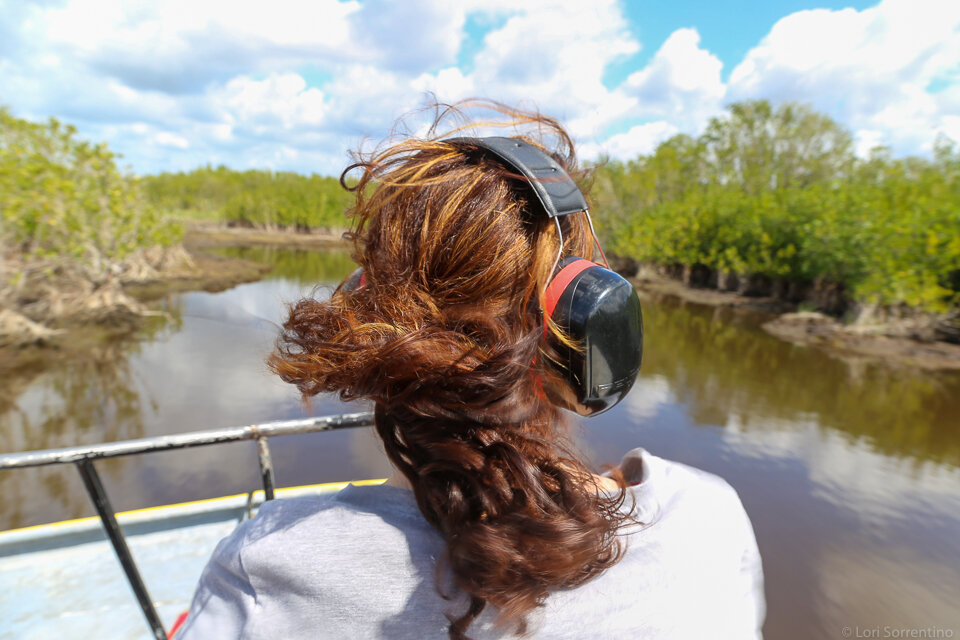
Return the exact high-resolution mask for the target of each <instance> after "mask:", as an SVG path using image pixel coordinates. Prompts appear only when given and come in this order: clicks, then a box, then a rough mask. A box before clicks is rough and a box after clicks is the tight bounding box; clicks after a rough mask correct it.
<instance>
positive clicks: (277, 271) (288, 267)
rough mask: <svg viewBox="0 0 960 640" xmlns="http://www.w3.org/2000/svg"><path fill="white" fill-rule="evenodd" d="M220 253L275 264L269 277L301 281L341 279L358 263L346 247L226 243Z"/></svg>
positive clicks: (307, 282)
mask: <svg viewBox="0 0 960 640" xmlns="http://www.w3.org/2000/svg"><path fill="white" fill-rule="evenodd" d="M217 253H221V254H222V255H226V256H228V257H231V258H243V259H244V260H252V261H254V262H259V263H261V264H269V265H273V270H272V271H271V272H270V273H269V274H267V278H268V279H270V278H284V279H286V280H292V281H294V282H297V283H298V284H311V283H316V282H339V281H340V280H343V279H344V278H346V277H347V276H348V275H350V273H351V272H353V270H354V269H356V268H357V265H356V263H355V262H354V261H353V260H352V259H351V258H350V253H349V252H348V251H346V250H342V249H340V250H331V249H317V250H303V249H289V248H278V247H226V248H223V249H218V250H217Z"/></svg>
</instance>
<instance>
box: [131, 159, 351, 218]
mask: <svg viewBox="0 0 960 640" xmlns="http://www.w3.org/2000/svg"><path fill="white" fill-rule="evenodd" d="M142 181H143V184H144V187H145V189H146V192H147V194H148V195H149V197H150V199H151V201H152V202H153V203H155V204H156V205H157V206H159V207H161V208H163V209H166V210H169V211H173V212H176V214H177V215H179V216H181V217H186V218H194V219H207V220H217V221H222V222H227V223H231V224H238V225H242V226H253V227H261V228H283V229H295V230H298V231H306V230H309V229H314V228H318V227H343V226H344V224H345V220H344V216H343V214H344V211H346V209H347V208H348V207H349V206H350V205H351V204H352V202H353V196H352V194H350V193H349V192H348V191H346V190H345V189H343V187H341V186H340V182H339V181H338V180H337V179H336V178H331V177H327V176H318V175H311V176H302V175H299V174H296V173H289V172H279V173H274V172H271V171H253V170H251V171H232V170H230V169H227V168H226V167H217V168H215V169H214V168H211V167H204V168H200V169H195V170H193V171H190V172H189V173H161V174H159V175H155V176H147V177H144V178H143V179H142Z"/></svg>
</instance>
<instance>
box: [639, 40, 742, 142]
mask: <svg viewBox="0 0 960 640" xmlns="http://www.w3.org/2000/svg"><path fill="white" fill-rule="evenodd" d="M722 68H723V63H722V62H720V59H719V58H717V57H716V56H715V55H713V54H712V53H710V52H709V51H707V50H706V49H701V48H700V34H699V33H697V31H696V29H678V30H676V31H674V32H673V33H672V34H670V37H668V38H667V40H666V42H664V43H663V46H661V47H660V49H659V50H658V51H657V53H656V54H655V55H654V57H653V60H652V61H651V62H650V64H648V65H647V66H646V67H645V68H643V69H641V70H640V71H637V72H636V73H633V74H631V75H630V76H629V77H627V80H626V82H625V83H624V87H623V91H624V93H625V94H627V95H629V96H631V97H633V98H635V99H636V101H637V107H636V111H637V112H638V113H640V114H642V115H644V116H659V117H669V118H670V120H671V122H673V123H675V124H676V125H678V126H681V127H683V128H685V129H699V128H701V127H702V126H703V124H704V123H705V121H706V119H707V118H709V117H710V116H713V115H715V114H716V113H717V112H718V111H719V110H720V108H721V101H722V100H723V97H724V94H725V93H726V87H725V86H724V83H723V81H722V80H721V78H720V72H721V70H722Z"/></svg>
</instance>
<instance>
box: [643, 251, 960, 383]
mask: <svg viewBox="0 0 960 640" xmlns="http://www.w3.org/2000/svg"><path fill="white" fill-rule="evenodd" d="M626 271H627V274H628V275H631V280H632V282H633V283H634V285H635V286H636V287H637V288H638V289H640V290H642V291H644V292H646V293H647V294H648V295H651V296H653V297H655V298H675V299H678V300H685V301H687V302H692V303H695V304H702V305H707V306H713V307H729V308H732V309H742V310H745V311H755V312H760V313H761V314H766V316H767V318H766V320H765V321H764V322H763V323H762V325H761V326H762V328H763V329H764V331H766V332H767V333H770V334H771V335H774V336H776V337H778V338H780V339H782V340H785V341H787V342H791V343H794V344H801V345H806V346H813V347H816V348H818V349H822V350H826V351H828V352H832V353H834V354H836V355H840V356H842V357H844V358H855V359H866V360H870V361H881V362H883V363H885V364H887V365H892V366H906V367H917V368H921V369H929V370H960V345H958V344H953V343H951V342H947V341H944V340H937V339H935V335H936V334H935V333H934V329H935V323H937V322H939V323H941V324H942V323H944V322H947V320H944V319H940V318H936V317H933V316H929V315H922V314H911V313H906V312H905V313H901V314H899V315H898V314H891V313H878V312H877V311H876V310H869V309H864V310H861V311H860V313H859V314H856V315H857V317H855V319H854V321H852V322H843V321H841V320H840V319H838V318H835V317H832V316H829V315H826V314H823V313H817V312H812V311H802V310H798V305H797V304H795V303H791V302H789V301H786V300H783V299H781V298H778V297H775V296H748V295H742V294H739V293H737V292H734V291H720V290H718V289H709V288H703V287H695V286H689V285H687V284H685V283H684V282H682V281H681V280H677V279H674V278H671V277H669V276H667V275H665V274H664V273H662V272H660V271H659V270H657V269H654V268H652V267H649V266H645V265H641V266H638V267H636V268H635V270H630V269H627V270H626Z"/></svg>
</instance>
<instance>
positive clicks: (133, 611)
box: [0, 413, 383, 640]
mask: <svg viewBox="0 0 960 640" xmlns="http://www.w3.org/2000/svg"><path fill="white" fill-rule="evenodd" d="M372 423H373V416H372V414H369V413H357V414H344V415H339V416H325V417H320V418H311V419H307V420H293V421H285V422H273V423H267V424H262V425H252V426H246V427H232V428H228V429H217V430H212V431H198V432H193V433H186V434H179V435H175V436H163V437H159V438H143V439H139V440H128V441H125V442H116V443H109V444H104V445H98V446H92V447H72V448H68V449H56V450H49V451H36V452H25V453H14V454H2V455H0V470H4V469H17V468H24V467H32V466H41V465H49V464H75V465H76V466H77V468H78V470H79V471H80V474H81V476H82V477H83V480H84V485H85V487H86V488H87V491H88V493H89V494H90V497H91V500H92V502H93V503H94V506H95V507H96V509H97V512H98V514H99V517H90V518H82V519H79V520H71V521H67V522H58V523H53V524H45V525H39V526H35V527H26V528H23V529H14V530H10V531H0V640H7V639H11V640H12V639H14V638H15V639H17V640H39V639H41V638H42V639H47V638H95V637H101V638H121V639H127V638H130V639H134V638H136V639H141V638H157V639H158V640H162V639H164V638H166V637H167V630H168V629H170V628H171V627H172V626H173V625H174V622H175V621H176V619H177V618H178V616H179V615H180V614H181V613H182V612H183V611H185V610H186V609H187V607H188V606H189V605H190V598H191V597H192V595H193V590H194V588H195V587H196V584H197V580H198V579H199V578H200V573H201V571H202V570H203V567H204V566H205V564H206V562H207V560H208V559H209V557H210V554H211V553H212V552H213V549H214V547H215V546H216V545H217V542H219V541H220V540H221V539H222V538H223V537H224V536H226V535H228V534H229V533H230V532H231V531H232V530H233V529H234V528H235V527H236V526H237V524H238V523H240V522H242V521H243V520H245V519H247V518H250V517H252V516H253V515H255V514H256V511H257V509H258V507H259V506H260V505H261V504H262V503H263V502H264V501H265V500H270V499H273V498H274V497H278V498H287V497H295V496H300V495H316V494H322V493H331V492H335V491H339V490H340V489H342V488H343V487H344V486H346V485H347V484H348V483H346V482H338V483H328V484H320V485H311V486H305V487H294V488H286V489H275V487H274V477H273V465H272V462H271V459H270V450H269V445H268V444H267V438H269V437H272V436H280V435H287V434H293V433H309V432H314V431H327V430H332V429H342V428H350V427H360V426H369V425H371V424H372ZM237 440H255V441H256V443H257V451H258V459H259V462H260V471H261V477H262V480H263V489H260V490H256V491H252V492H250V493H244V494H238V495H233V496H226V497H222V498H214V499H210V500H200V501H197V502H188V503H183V504H176V505H169V506H162V507H153V508H149V509H139V510H136V511H128V512H124V513H120V514H115V513H114V512H113V509H112V507H111V506H110V502H109V499H108V498H107V494H106V491H105V490H104V488H103V486H102V485H101V484H100V478H99V475H98V474H97V471H96V468H95V466H94V460H96V459H99V458H107V457H118V456H124V455H132V454H138V453H146V452H152V451H165V450H170V449H181V448H187V447H196V446H208V445H214V444H219V443H223V442H234V441H237ZM380 482H383V480H366V481H360V482H355V483H354V484H372V483H380Z"/></svg>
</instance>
